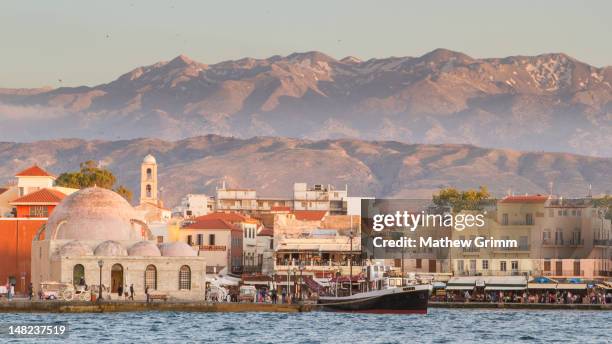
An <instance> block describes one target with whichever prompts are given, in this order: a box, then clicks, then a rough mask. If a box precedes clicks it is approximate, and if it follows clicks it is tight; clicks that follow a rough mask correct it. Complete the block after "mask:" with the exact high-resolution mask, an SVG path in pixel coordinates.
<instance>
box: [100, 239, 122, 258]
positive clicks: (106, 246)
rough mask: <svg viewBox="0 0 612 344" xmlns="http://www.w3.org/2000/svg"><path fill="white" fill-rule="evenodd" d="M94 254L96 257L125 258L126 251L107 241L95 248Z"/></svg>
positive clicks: (116, 243)
mask: <svg viewBox="0 0 612 344" xmlns="http://www.w3.org/2000/svg"><path fill="white" fill-rule="evenodd" d="M94 254H95V255H96V256H108V257H120V256H127V251H126V250H125V248H124V247H123V246H121V244H120V243H118V242H116V241H112V240H107V241H105V242H103V243H101V244H100V245H98V247H96V249H95V251H94Z"/></svg>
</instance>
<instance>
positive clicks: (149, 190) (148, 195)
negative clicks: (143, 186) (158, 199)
mask: <svg viewBox="0 0 612 344" xmlns="http://www.w3.org/2000/svg"><path fill="white" fill-rule="evenodd" d="M147 197H151V184H147Z"/></svg>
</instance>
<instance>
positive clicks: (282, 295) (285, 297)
mask: <svg viewBox="0 0 612 344" xmlns="http://www.w3.org/2000/svg"><path fill="white" fill-rule="evenodd" d="M281 302H282V303H287V291H286V290H285V288H283V291H282V292H281Z"/></svg>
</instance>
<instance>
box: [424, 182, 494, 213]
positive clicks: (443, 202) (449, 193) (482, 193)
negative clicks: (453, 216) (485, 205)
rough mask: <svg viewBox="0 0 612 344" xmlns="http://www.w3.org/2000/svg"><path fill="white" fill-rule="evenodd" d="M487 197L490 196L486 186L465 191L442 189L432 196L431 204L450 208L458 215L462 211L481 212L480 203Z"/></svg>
mask: <svg viewBox="0 0 612 344" xmlns="http://www.w3.org/2000/svg"><path fill="white" fill-rule="evenodd" d="M489 197H491V195H490V194H489V190H488V189H487V187H486V186H481V187H480V188H479V189H478V190H474V189H470V190H467V191H459V190H457V189H455V188H444V189H441V190H440V192H439V193H438V194H437V195H434V196H433V203H434V204H435V205H436V206H438V207H451V208H452V211H453V212H455V213H458V212H460V211H462V210H481V209H482V201H483V200H486V199H488V198H489Z"/></svg>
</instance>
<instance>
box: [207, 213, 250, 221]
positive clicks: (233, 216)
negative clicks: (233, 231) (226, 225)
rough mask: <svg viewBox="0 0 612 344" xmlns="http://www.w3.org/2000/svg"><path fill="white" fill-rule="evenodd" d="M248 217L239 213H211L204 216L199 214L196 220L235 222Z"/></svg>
mask: <svg viewBox="0 0 612 344" xmlns="http://www.w3.org/2000/svg"><path fill="white" fill-rule="evenodd" d="M246 219H247V217H246V216H244V215H242V214H239V213H210V214H206V215H202V216H198V217H196V218H195V220H196V221H199V220H224V221H227V222H231V223H235V222H243V221H245V220H246Z"/></svg>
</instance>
